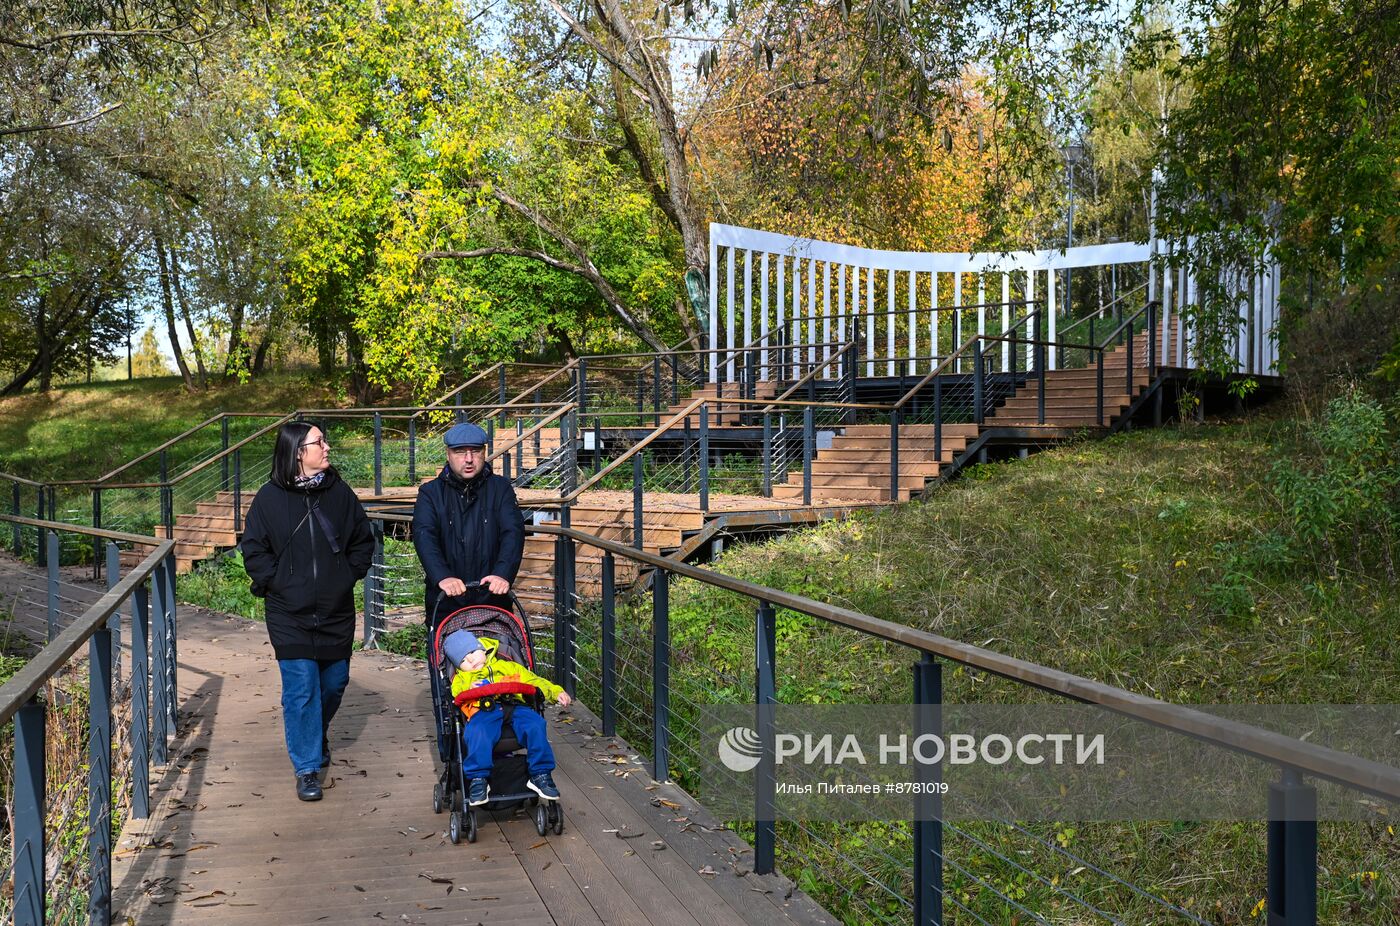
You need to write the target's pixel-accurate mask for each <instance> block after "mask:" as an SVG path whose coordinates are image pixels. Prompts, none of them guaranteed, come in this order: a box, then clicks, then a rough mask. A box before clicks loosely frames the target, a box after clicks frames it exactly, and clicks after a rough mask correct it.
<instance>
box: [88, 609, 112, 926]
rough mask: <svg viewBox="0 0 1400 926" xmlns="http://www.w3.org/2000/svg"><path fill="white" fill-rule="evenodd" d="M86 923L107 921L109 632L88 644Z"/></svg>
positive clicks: (109, 873)
mask: <svg viewBox="0 0 1400 926" xmlns="http://www.w3.org/2000/svg"><path fill="white" fill-rule="evenodd" d="M88 730H89V733H88V867H89V871H90V875H91V877H92V884H91V885H90V886H89V889H88V923H89V924H91V926H107V924H109V923H110V922H111V921H112V632H111V631H110V630H108V629H106V628H103V629H101V630H98V631H95V632H94V633H93V635H92V636H91V637H90V638H89V639H88Z"/></svg>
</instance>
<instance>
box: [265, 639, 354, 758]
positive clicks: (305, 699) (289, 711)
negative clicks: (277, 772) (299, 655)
mask: <svg viewBox="0 0 1400 926" xmlns="http://www.w3.org/2000/svg"><path fill="white" fill-rule="evenodd" d="M277 668H278V669H280V670H281V672H282V729H283V732H284V733H285V734H286V737H287V755H288V757H290V758H291V760H292V769H293V771H295V772H296V773H297V774H298V775H310V774H312V773H313V772H316V771H319V770H320V769H322V768H324V767H325V766H327V765H329V764H330V756H328V755H326V754H325V752H324V751H323V749H324V747H325V743H326V731H327V730H329V729H330V725H331V718H332V717H334V716H335V712H336V710H337V709H338V708H339V707H340V699H341V697H342V696H343V695H344V694H345V686H346V685H347V684H348V683H349V682H350V660H348V659H279V660H277Z"/></svg>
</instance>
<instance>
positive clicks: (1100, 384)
mask: <svg viewBox="0 0 1400 926" xmlns="http://www.w3.org/2000/svg"><path fill="white" fill-rule="evenodd" d="M1091 324H1092V321H1091ZM1094 366H1095V368H1096V369H1097V371H1098V372H1097V374H1096V375H1095V377H1094V378H1095V380H1096V383H1097V385H1096V387H1095V388H1096V390H1097V391H1096V395H1098V397H1099V401H1098V409H1099V412H1098V414H1099V427H1103V351H1099V352H1098V355H1097V358H1096V359H1095V361H1094Z"/></svg>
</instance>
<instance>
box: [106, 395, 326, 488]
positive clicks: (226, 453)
mask: <svg viewBox="0 0 1400 926" xmlns="http://www.w3.org/2000/svg"><path fill="white" fill-rule="evenodd" d="M298 414H300V413H299V412H293V413H291V414H289V415H283V416H282V417H281V418H279V419H277V420H276V421H274V422H272V424H269V425H264V426H263V427H261V428H259V429H258V430H256V431H254V432H253V433H252V434H249V435H248V436H247V437H245V438H243V439H242V440H240V441H238V442H237V443H236V444H229V446H228V449H227V450H221V451H219V452H218V453H217V454H215V455H214V456H212V457H210V458H209V459H207V460H205V461H203V462H202V463H196V464H195V465H194V466H192V467H190V468H189V469H187V470H185V471H184V472H183V473H181V474H180V475H178V476H173V477H171V478H170V479H167V480H165V481H164V482H130V483H121V484H117V485H104V486H102V488H104V489H163V488H165V487H167V486H173V485H176V484H177V483H180V482H184V481H185V480H186V479H188V478H189V477H190V476H193V475H194V474H195V473H198V472H200V471H201V470H204V469H208V468H209V467H210V466H213V465H214V464H215V463H219V462H221V461H223V460H225V459H227V458H228V457H231V456H233V455H234V454H235V453H237V452H238V451H240V450H242V449H243V448H244V447H245V446H247V445H248V444H250V443H252V442H253V441H255V440H257V439H258V438H260V437H262V436H263V435H264V434H266V433H268V432H269V431H271V430H273V429H274V428H280V427H281V426H282V425H284V424H286V423H287V422H288V421H291V420H293V419H294V418H296V417H297V415H298Z"/></svg>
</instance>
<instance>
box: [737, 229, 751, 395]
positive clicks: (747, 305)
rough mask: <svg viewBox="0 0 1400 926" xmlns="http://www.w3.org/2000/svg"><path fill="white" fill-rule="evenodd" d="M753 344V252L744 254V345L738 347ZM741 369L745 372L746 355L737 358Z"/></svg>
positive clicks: (746, 365) (747, 362) (747, 361)
mask: <svg viewBox="0 0 1400 926" xmlns="http://www.w3.org/2000/svg"><path fill="white" fill-rule="evenodd" d="M752 343H753V251H745V252H744V343H743V344H741V345H739V346H740V347H748V346H749V345H750V344H752ZM739 364H740V367H741V368H742V369H745V370H747V369H748V366H749V358H748V356H747V355H745V356H741V357H740V358H739Z"/></svg>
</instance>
